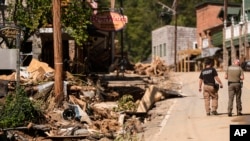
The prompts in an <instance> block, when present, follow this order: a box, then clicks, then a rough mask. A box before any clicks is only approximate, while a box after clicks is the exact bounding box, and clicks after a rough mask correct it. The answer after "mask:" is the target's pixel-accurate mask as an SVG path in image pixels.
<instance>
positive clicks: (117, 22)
mask: <svg viewBox="0 0 250 141" xmlns="http://www.w3.org/2000/svg"><path fill="white" fill-rule="evenodd" d="M91 21H92V23H93V25H94V26H95V27H96V28H98V29H100V30H104V31H118V30H121V29H123V28H124V27H125V25H126V23H127V21H128V18H127V16H124V15H121V14H119V13H116V12H100V13H97V14H96V15H93V16H92V17H91Z"/></svg>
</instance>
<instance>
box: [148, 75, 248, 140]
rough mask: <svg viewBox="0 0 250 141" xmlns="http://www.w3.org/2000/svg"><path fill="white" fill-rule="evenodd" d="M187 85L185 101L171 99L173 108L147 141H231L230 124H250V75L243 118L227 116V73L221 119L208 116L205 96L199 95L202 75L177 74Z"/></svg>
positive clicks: (221, 101) (244, 100)
mask: <svg viewBox="0 0 250 141" xmlns="http://www.w3.org/2000/svg"><path fill="white" fill-rule="evenodd" d="M174 75H175V77H176V78H178V79H179V80H180V81H181V82H182V83H183V88H182V93H183V95H185V96H184V97H181V98H174V99H171V103H172V106H171V107H170V108H166V111H165V113H166V115H164V118H162V120H161V121H160V122H159V123H157V124H158V125H157V127H158V128H155V129H154V131H151V133H152V134H150V135H147V136H145V140H146V141H151V140H155V141H229V138H230V137H229V127H230V124H250V79H249V78H250V73H249V72H245V81H244V87H243V95H242V102H243V104H242V106H243V111H242V113H243V116H236V109H235V104H234V109H233V116H232V117H228V115H227V102H228V92H227V90H228V86H227V80H225V79H224V72H219V77H220V78H221V80H222V82H223V84H224V88H223V89H220V90H219V108H218V113H219V115H218V116H206V112H205V108H204V101H203V96H202V93H199V91H198V75H199V72H190V73H176V74H174Z"/></svg>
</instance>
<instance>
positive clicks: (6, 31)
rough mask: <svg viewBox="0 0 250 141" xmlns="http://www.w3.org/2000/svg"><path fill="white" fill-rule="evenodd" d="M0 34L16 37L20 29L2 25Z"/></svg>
mask: <svg viewBox="0 0 250 141" xmlns="http://www.w3.org/2000/svg"><path fill="white" fill-rule="evenodd" d="M0 34H1V35H4V36H5V37H6V38H16V37H17V35H19V34H20V29H18V28H15V27H4V28H1V29H0Z"/></svg>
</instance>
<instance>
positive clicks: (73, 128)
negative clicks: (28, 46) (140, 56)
mask: <svg viewBox="0 0 250 141" xmlns="http://www.w3.org/2000/svg"><path fill="white" fill-rule="evenodd" d="M21 71H22V73H20V74H21V86H23V87H25V91H26V92H27V95H28V96H29V97H30V100H32V101H35V102H38V101H39V102H42V103H43V104H42V106H41V107H40V108H41V109H42V111H43V114H44V117H45V118H46V122H45V123H44V122H41V123H29V124H28V125H27V126H25V127H16V128H1V127H0V139H1V141H2V140H3V141H4V140H7V138H9V137H11V138H16V139H17V138H18V140H23V141H26V140H48V141H49V140H67V139H75V140H77V139H86V140H115V139H117V140H119V139H121V138H125V137H128V138H130V139H132V138H136V137H134V136H136V134H137V133H141V132H143V129H144V127H143V124H144V123H143V122H144V120H143V119H145V118H147V116H146V115H147V112H148V111H149V110H150V109H151V107H152V106H153V105H154V104H155V103H156V102H157V101H160V100H164V99H166V98H168V97H169V95H175V96H180V95H181V84H179V83H178V81H177V82H176V83H175V82H173V81H176V80H172V78H171V71H170V69H168V67H167V66H166V65H165V64H164V62H162V61H161V60H160V59H159V58H156V59H155V60H154V61H153V62H152V63H151V64H142V63H138V64H136V65H135V70H134V72H132V71H129V72H126V71H125V72H124V75H123V76H122V77H117V76H116V75H112V73H111V74H107V75H93V76H89V78H88V80H87V81H84V80H81V79H79V78H78V77H76V76H74V75H72V74H70V73H68V72H66V77H65V81H64V95H65V101H64V104H63V105H62V107H60V108H55V106H54V105H55V103H54V100H53V87H54V78H53V77H54V70H53V69H52V68H50V67H49V66H48V65H47V64H46V63H44V62H39V61H38V60H35V59H33V60H32V61H31V63H30V65H29V66H28V67H27V68H22V69H21ZM14 76H15V72H13V73H12V74H10V75H0V80H3V81H4V82H6V81H8V82H11V81H14V80H15V79H14V78H15V77H14ZM4 84H5V86H6V83H4ZM7 87H8V89H9V90H14V88H13V86H11V85H10V84H8V86H7ZM2 88H3V87H0V89H1V92H2V90H3V89H2ZM6 95H7V93H6V94H5V95H2V96H3V97H2V98H0V99H4V97H5V96H6ZM3 101H4V100H3ZM1 102H2V100H1V101H0V103H1ZM3 104H4V103H3ZM0 108H1V107H0ZM125 135H126V136H125ZM2 138H3V139H2Z"/></svg>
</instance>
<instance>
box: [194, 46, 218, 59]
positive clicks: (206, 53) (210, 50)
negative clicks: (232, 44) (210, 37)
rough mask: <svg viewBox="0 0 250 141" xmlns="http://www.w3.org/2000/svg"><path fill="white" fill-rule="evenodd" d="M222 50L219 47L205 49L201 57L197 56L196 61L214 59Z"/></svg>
mask: <svg viewBox="0 0 250 141" xmlns="http://www.w3.org/2000/svg"><path fill="white" fill-rule="evenodd" d="M219 50H221V48H219V47H208V48H203V49H202V52H201V55H199V56H197V57H196V58H195V59H194V60H199V59H204V58H208V57H213V56H214V55H215V54H216V52H217V51H219Z"/></svg>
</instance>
